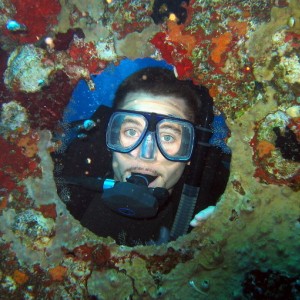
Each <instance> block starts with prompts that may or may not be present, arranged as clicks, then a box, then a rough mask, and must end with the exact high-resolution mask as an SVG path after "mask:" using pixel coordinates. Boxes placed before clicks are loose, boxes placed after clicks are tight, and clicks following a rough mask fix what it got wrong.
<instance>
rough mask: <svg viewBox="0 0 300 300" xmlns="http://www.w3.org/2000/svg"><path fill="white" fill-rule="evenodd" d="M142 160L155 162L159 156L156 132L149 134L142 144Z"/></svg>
mask: <svg viewBox="0 0 300 300" xmlns="http://www.w3.org/2000/svg"><path fill="white" fill-rule="evenodd" d="M139 148H140V158H142V159H146V160H154V159H155V158H156V154H157V145H156V140H155V133H154V132H151V131H149V132H147V133H146V136H145V137H144V139H143V141H142V144H141V145H140V147H139Z"/></svg>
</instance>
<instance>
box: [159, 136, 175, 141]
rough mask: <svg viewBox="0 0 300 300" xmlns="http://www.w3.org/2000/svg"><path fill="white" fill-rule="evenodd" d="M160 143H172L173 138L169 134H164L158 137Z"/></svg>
mask: <svg viewBox="0 0 300 300" xmlns="http://www.w3.org/2000/svg"><path fill="white" fill-rule="evenodd" d="M160 139H161V141H162V142H165V143H172V142H174V141H175V139H174V137H172V136H171V135H169V134H166V135H162V136H161V137H160Z"/></svg>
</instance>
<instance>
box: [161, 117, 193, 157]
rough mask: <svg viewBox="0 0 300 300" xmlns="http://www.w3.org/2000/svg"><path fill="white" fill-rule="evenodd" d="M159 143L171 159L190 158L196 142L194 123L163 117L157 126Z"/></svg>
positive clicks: (162, 150) (165, 154)
mask: <svg viewBox="0 0 300 300" xmlns="http://www.w3.org/2000/svg"><path fill="white" fill-rule="evenodd" d="M156 130H157V137H158V144H159V148H160V150H161V152H163V154H164V156H166V158H168V159H169V160H179V161H180V160H181V161H186V160H188V159H189V158H190V156H191V153H192V150H193V144H194V128H193V126H192V124H190V123H188V122H185V121H180V120H172V119H163V120H162V121H160V122H159V123H158V124H157V126H156Z"/></svg>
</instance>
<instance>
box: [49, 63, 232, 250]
mask: <svg viewBox="0 0 300 300" xmlns="http://www.w3.org/2000/svg"><path fill="white" fill-rule="evenodd" d="M149 69H152V71H151V70H150V71H149ZM157 70H158V71H157ZM161 70H162V71H161ZM147 72H148V73H147ZM153 72H154V73H155V72H158V73H157V74H156V73H155V76H154V75H153V74H152V73H153ZM160 72H161V73H160ZM140 73H141V74H140ZM144 73H145V74H147V76H146V75H145V74H144ZM134 74H140V75H134ZM134 76H141V80H142V81H141V83H139V82H138V80H139V79H138V78H135V77H134ZM151 76H154V77H153V78H152V77H151ZM158 76H165V78H163V80H161V78H159V77H158ZM147 77H149V78H147ZM127 78H131V79H128V80H129V82H130V80H131V81H133V82H134V86H135V87H134V89H135V90H134V91H133V92H134V93H136V92H137V91H138V92H140V90H141V89H142V90H143V91H145V90H146V91H147V92H148V90H147V88H149V87H148V86H147V85H149V86H150V87H151V88H152V87H153V86H155V89H156V90H157V91H155V92H153V91H152V90H151V89H150V90H149V92H148V95H152V96H153V94H154V96H157V95H158V96H164V97H165V96H166V95H168V94H167V93H166V92H165V90H168V93H169V94H171V97H173V98H174V100H172V101H177V100H176V99H177V98H180V95H182V96H181V97H182V99H185V98H184V97H186V98H187V96H185V95H186V94H187V93H190V95H189V96H188V97H190V98H191V99H193V100H189V101H190V103H192V102H191V101H195V103H196V101H200V102H199V103H200V104H199V106H198V107H196V110H195V108H193V112H194V111H198V113H197V114H196V115H195V116H196V117H195V120H193V121H194V123H195V124H194V125H188V124H192V123H184V121H181V120H179V119H174V118H173V119H172V118H171V119H170V120H171V121H170V122H173V123H167V124H169V125H168V127H170V124H176V126H177V127H178V126H179V125H178V124H180V126H182V127H181V131H182V132H183V129H184V130H187V129H186V127H187V128H188V126H193V127H192V128H193V134H194V135H195V136H194V135H193V137H190V140H189V143H190V144H192V146H193V147H194V150H193V154H192V153H191V157H189V158H188V159H186V161H179V160H178V159H177V157H175V159H177V161H170V160H166V159H165V158H164V159H163V161H162V162H161V164H162V165H164V164H165V166H166V167H167V168H169V166H170V165H171V164H173V166H176V167H175V168H174V169H173V170H174V171H173V174H171V173H169V174H168V173H167V174H164V173H160V172H164V171H159V169H157V166H155V164H153V161H151V160H147V162H146V163H144V164H143V166H139V165H138V166H137V165H136V162H137V161H138V160H136V161H135V162H134V164H135V165H134V166H133V165H130V164H129V166H128V161H129V160H128V158H129V157H128V155H130V154H128V153H123V154H122V155H124V157H125V158H126V159H125V161H126V163H127V166H126V167H124V168H123V167H122V165H121V166H118V167H116V165H115V164H122V161H118V160H114V159H113V152H112V151H109V150H108V148H107V142H106V139H107V134H108V133H107V132H108V129H107V128H108V124H110V123H109V120H110V118H111V116H112V114H113V113H114V112H115V108H112V107H111V106H113V102H114V99H115V95H117V96H116V98H118V97H119V96H118V95H120V89H119V87H120V86H121V85H123V82H124V81H126V80H127ZM92 79H93V81H94V85H95V90H93V91H90V90H89V89H88V86H87V84H86V83H85V82H84V81H81V82H80V83H79V84H78V86H77V87H76V89H75V90H74V93H73V96H72V99H71V101H70V103H69V105H68V106H67V107H66V109H65V112H64V119H63V121H62V123H61V126H60V127H61V128H60V133H58V132H57V133H56V135H55V137H54V139H56V142H57V143H59V144H60V145H59V147H58V149H57V151H56V152H55V153H53V155H52V156H53V159H54V162H55V170H54V175H55V180H56V186H57V189H58V194H59V196H60V198H61V199H62V201H63V202H64V203H65V204H66V206H67V208H68V209H69V211H70V213H71V214H72V215H73V216H74V217H75V218H76V219H77V220H79V221H80V222H81V224H82V225H83V226H84V227H87V228H88V229H90V230H91V231H92V232H94V233H95V234H97V235H99V236H102V237H107V236H110V237H113V238H114V239H115V240H116V241H117V243H118V244H122V245H128V246H135V245H140V244H142V245H149V244H161V243H165V242H168V241H170V240H175V239H176V238H177V237H179V236H181V235H183V234H186V233H188V232H190V231H191V230H192V227H191V226H190V221H191V220H192V218H193V216H194V215H195V214H196V213H198V212H200V211H203V210H205V209H206V208H207V207H209V206H214V205H215V204H216V202H217V201H218V199H219V197H220V195H222V193H223V192H224V190H225V187H226V184H227V180H228V177H229V172H230V171H229V167H230V160H231V151H230V149H229V147H228V146H227V145H226V142H225V140H226V138H227V137H228V135H229V129H228V127H227V126H226V123H225V118H224V115H223V114H222V113H220V112H218V111H216V110H215V109H214V108H213V101H212V98H211V97H210V96H209V93H208V90H207V89H206V88H205V87H203V86H196V85H194V84H193V83H192V82H191V81H180V80H178V79H177V78H176V77H175V75H174V72H173V67H172V66H170V65H168V64H166V63H165V62H164V61H156V60H153V59H150V58H149V59H148V58H146V59H137V60H135V61H131V60H128V59H125V60H123V61H121V63H120V65H119V66H117V67H116V66H113V65H110V66H109V67H108V68H107V69H106V70H105V71H104V72H103V73H101V74H100V75H97V76H94V77H93V78H92ZM147 80H148V81H149V83H147ZM168 81H169V82H168ZM174 82H175V83H176V84H178V87H173V88H172V89H173V90H170V88H169V87H168V84H169V86H170V87H171V86H172V85H173V86H174ZM121 83H122V84H121ZM130 84H131V85H132V83H130ZM130 84H127V85H128V86H130ZM139 84H140V86H142V88H141V87H140V86H139ZM126 88H127V86H126ZM124 89H125V88H124ZM163 89H165V90H163ZM133 92H132V91H130V93H133ZM125 93H126V94H127V91H126V89H125ZM130 93H129V94H130ZM174 96H175V97H174ZM143 97H144V96H143ZM176 97H177V98H176ZM193 97H194V98H193ZM154 98H155V97H154ZM173 98H172V99H173ZM125 99H126V96H125ZM141 99H142V100H140V101H144V99H143V98H141ZM116 101H118V99H116ZM134 101H136V100H134ZM172 101H171V102H168V101H167V103H169V105H170V107H171V108H172V109H173V106H174V103H173V102H172ZM184 101H186V100H184ZM186 102H187V101H186ZM139 105H140V104H139ZM184 105H185V104H184ZM200 105H201V106H200ZM158 106H159V104H158ZM165 107H166V105H165V104H164V106H163V109H162V110H161V111H160V110H159V109H158V108H156V110H155V109H154V111H155V112H156V113H161V114H163V115H166V114H169V113H168V111H166V112H165V111H164V110H165ZM175 107H176V105H175ZM199 108H200V109H199ZM181 109H182V107H181V108H180V110H181ZM197 109H198V110H197ZM133 110H134V109H133ZM137 110H138V111H139V110H140V109H137ZM180 110H179V111H180ZM151 111H152V110H151ZM121 118H122V116H121ZM126 118H127V116H126ZM135 118H137V117H136V114H135ZM167 118H169V117H168V116H167ZM118 120H119V121H118V122H120V120H121V119H120V118H119V119H118ZM138 120H140V119H138ZM166 120H167V121H166ZM166 120H165V121H164V122H169V119H166ZM160 122H161V121H160ZM176 122H177V123H176ZM178 122H179V123H178ZM157 124H159V123H157ZM157 124H156V127H157V126H158V125H157ZM164 124H166V123H164ZM181 124H184V125H181ZM109 126H112V129H111V130H112V132H113V133H112V134H114V135H115V134H116V133H115V132H114V131H116V128H117V126H118V123H114V125H109ZM120 126H121V125H120ZM149 126H150V125H148V129H147V128H146V127H145V128H146V129H145V130H147V132H148V131H150V129H149ZM184 126H185V127H184ZM120 128H121V127H120ZM157 128H158V127H157ZM131 130H132V129H131ZM135 130H136V127H135ZM145 132H146V131H145ZM145 132H144V134H146V133H145ZM185 136H187V133H186V134H185ZM168 137H170V132H168ZM158 139H159V138H158V137H157V135H156V147H160V150H158V149H157V150H156V151H161V147H162V146H161V142H159V141H158ZM139 143H142V144H143V143H144V142H139ZM185 143H187V141H185ZM157 145H159V146H157ZM137 147H139V144H138V146H137ZM182 147H187V146H186V145H185V144H183V142H182ZM132 150H134V149H132ZM182 151H183V150H182ZM185 151H187V150H185ZM119 152H120V151H119ZM126 155H127V156H126ZM164 155H165V154H164ZM187 162H189V163H187ZM140 164H142V162H141V161H140ZM181 165H183V168H182V167H181ZM122 168H123V171H124V172H125V171H126V172H128V171H130V177H129V178H127V179H126V180H127V182H119V181H118V180H117V179H118V177H117V176H116V175H115V174H114V171H116V170H117V171H118V169H121V170H122ZM126 168H127V169H126ZM180 169H182V174H181V175H180V176H178V179H176V181H175V182H174V185H175V186H174V188H172V190H171V189H169V191H168V190H167V188H164V187H166V186H162V185H161V186H162V187H163V188H160V185H159V184H158V186H159V187H158V188H157V187H156V186H155V184H153V187H152V186H151V182H152V181H153V182H154V181H155V180H156V179H157V178H159V177H162V178H163V179H164V180H165V178H166V180H167V181H168V180H170V181H172V180H173V181H174V180H175V179H172V178H174V177H176V172H179V171H178V170H180ZM183 169H184V171H183ZM154 170H155V171H154ZM170 170H172V168H171V169H170ZM176 170H177V171H176ZM154 173H155V174H154ZM167 176H168V177H167ZM141 177H142V179H141ZM169 178H171V179H169ZM114 179H116V181H114ZM157 182H159V181H157ZM148 185H149V187H148ZM166 185H167V183H166ZM170 191H171V193H170ZM169 194H171V196H170V195H169Z"/></svg>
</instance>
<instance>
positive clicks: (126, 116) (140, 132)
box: [106, 112, 147, 153]
mask: <svg viewBox="0 0 300 300" xmlns="http://www.w3.org/2000/svg"><path fill="white" fill-rule="evenodd" d="M146 129H147V120H146V118H145V117H144V116H142V115H138V114H134V113H128V112H126V113H123V112H117V113H114V114H113V115H112V117H111V119H110V121H109V124H108V128H107V132H106V142H107V146H108V147H109V148H110V149H112V150H115V151H119V152H124V153H125V152H129V151H131V150H132V149H134V148H135V147H136V146H137V145H138V144H139V143H140V141H141V139H142V138H143V137H144V134H145V131H146Z"/></svg>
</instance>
